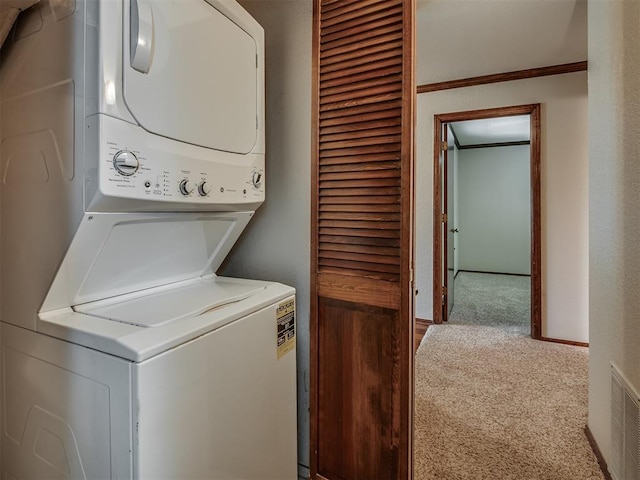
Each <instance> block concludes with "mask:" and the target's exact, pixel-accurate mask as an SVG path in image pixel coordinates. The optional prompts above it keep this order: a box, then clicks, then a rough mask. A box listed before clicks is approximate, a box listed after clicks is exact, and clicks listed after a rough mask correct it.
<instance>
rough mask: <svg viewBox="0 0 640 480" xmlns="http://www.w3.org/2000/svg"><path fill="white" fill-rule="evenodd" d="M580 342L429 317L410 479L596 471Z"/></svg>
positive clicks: (577, 478) (541, 478) (525, 477)
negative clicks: (560, 341)
mask: <svg viewBox="0 0 640 480" xmlns="http://www.w3.org/2000/svg"><path fill="white" fill-rule="evenodd" d="M587 363H588V350H587V349H586V348H582V347H572V346H567V345H559V344H554V343H548V342H539V341H534V340H531V339H530V338H527V337H524V336H522V335H518V334H516V333H513V332H511V333H510V332H508V331H505V330H503V329H500V328H495V327H485V326H463V325H435V326H431V327H429V330H428V331H427V334H426V336H425V338H424V339H423V340H422V343H421V345H420V348H419V349H418V352H417V353H416V375H415V420H414V428H415V450H414V453H415V462H414V469H415V479H416V480H458V479H460V480H463V479H474V480H481V479H487V480H488V479H491V480H591V479H603V478H604V477H603V475H602V473H601V471H600V468H599V466H598V463H597V461H596V458H595V456H594V454H593V452H592V450H591V447H590V445H589V443H588V440H587V438H586V436H585V434H584V426H585V424H586V420H587V371H588V366H587Z"/></svg>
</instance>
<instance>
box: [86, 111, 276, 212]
mask: <svg viewBox="0 0 640 480" xmlns="http://www.w3.org/2000/svg"><path fill="white" fill-rule="evenodd" d="M100 117H101V118H100V127H99V128H100V129H101V135H100V138H101V140H100V148H99V150H100V162H99V168H98V170H99V172H98V175H99V185H100V191H101V192H102V194H103V195H107V196H112V197H124V198H136V199H140V200H157V201H165V202H189V203H205V204H218V203H219V204H243V203H256V202H262V201H264V192H265V185H264V155H263V154H247V155H239V154H232V153H228V152H220V151H213V150H210V149H205V148H202V147H197V146H193V145H188V144H177V142H175V141H173V140H169V139H164V138H160V139H158V137H155V136H154V138H153V139H154V142H153V143H154V144H153V145H152V146H151V145H148V144H147V145H145V144H143V145H140V143H145V142H140V140H139V138H140V137H141V135H140V134H139V133H138V132H134V131H133V129H137V128H139V127H136V126H134V125H131V124H125V123H124V122H121V121H118V120H114V119H111V118H110V117H102V116H100ZM142 138H143V139H144V137H142ZM116 139H117V140H116ZM127 139H130V140H127ZM136 140H137V141H136ZM146 143H150V142H146ZM156 143H157V145H156ZM165 144H166V145H165ZM176 145H178V147H179V150H178V151H176Z"/></svg>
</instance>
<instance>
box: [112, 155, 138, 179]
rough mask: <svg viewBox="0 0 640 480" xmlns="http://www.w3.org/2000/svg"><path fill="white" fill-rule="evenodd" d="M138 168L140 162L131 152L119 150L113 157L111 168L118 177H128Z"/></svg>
mask: <svg viewBox="0 0 640 480" xmlns="http://www.w3.org/2000/svg"><path fill="white" fill-rule="evenodd" d="M139 167H140V161H139V160H138V157H136V156H135V154H134V153H133V152H130V151H128V150H120V151H119V152H118V153H116V154H115V155H114V157H113V168H115V169H116V172H118V173H119V174H120V175H124V176H125V177H130V176H131V175H133V174H134V173H136V172H137V171H138V168H139Z"/></svg>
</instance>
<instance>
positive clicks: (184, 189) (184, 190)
mask: <svg viewBox="0 0 640 480" xmlns="http://www.w3.org/2000/svg"><path fill="white" fill-rule="evenodd" d="M196 187H197V185H196V183H195V182H192V181H191V180H187V179H186V178H185V179H184V180H182V181H181V182H180V184H179V185H178V190H180V193H181V194H182V195H184V196H185V197H186V196H188V195H191V192H193V191H194V190H195V189H196Z"/></svg>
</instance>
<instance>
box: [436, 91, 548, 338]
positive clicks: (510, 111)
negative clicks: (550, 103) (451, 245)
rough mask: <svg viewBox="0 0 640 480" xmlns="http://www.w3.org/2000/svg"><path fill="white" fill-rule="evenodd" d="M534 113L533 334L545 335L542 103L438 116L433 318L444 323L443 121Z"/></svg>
mask: <svg viewBox="0 0 640 480" xmlns="http://www.w3.org/2000/svg"><path fill="white" fill-rule="evenodd" d="M514 115H530V119H531V121H530V125H531V127H530V128H531V148H530V160H529V164H530V172H531V173H530V175H531V338H534V339H536V340H540V339H542V213H541V181H540V179H541V165H540V136H541V128H540V104H539V103H536V104H530V105H517V106H511V107H500V108H489V109H484V110H470V111H465V112H455V113H444V114H438V115H435V116H434V137H433V139H434V141H433V320H434V323H442V320H443V318H442V316H443V315H442V309H441V308H440V305H441V304H442V293H443V290H442V252H443V246H442V241H441V230H442V188H441V181H442V180H441V175H442V172H441V168H440V148H441V147H440V138H441V135H442V127H443V124H447V123H452V122H460V121H466V120H481V119H486V118H497V117H510V116H514Z"/></svg>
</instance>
